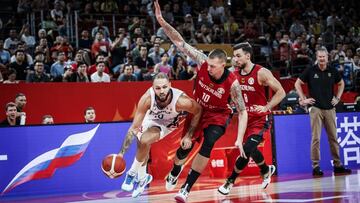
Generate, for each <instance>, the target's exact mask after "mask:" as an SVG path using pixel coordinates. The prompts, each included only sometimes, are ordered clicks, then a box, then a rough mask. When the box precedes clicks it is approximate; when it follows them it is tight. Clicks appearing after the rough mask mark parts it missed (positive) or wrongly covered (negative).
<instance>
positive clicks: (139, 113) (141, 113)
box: [119, 91, 151, 156]
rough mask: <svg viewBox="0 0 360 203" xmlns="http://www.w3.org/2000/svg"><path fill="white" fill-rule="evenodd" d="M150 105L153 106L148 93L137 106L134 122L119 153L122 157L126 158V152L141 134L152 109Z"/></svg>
mask: <svg viewBox="0 0 360 203" xmlns="http://www.w3.org/2000/svg"><path fill="white" fill-rule="evenodd" d="M150 105H151V98H150V93H149V91H147V92H146V93H145V94H144V95H143V96H142V97H141V98H140V101H139V103H138V105H137V109H136V113H135V116H134V120H133V122H132V124H131V126H130V128H129V130H128V132H127V133H126V137H125V139H124V141H123V144H122V146H121V149H120V152H119V155H120V156H124V154H125V152H126V151H127V150H128V149H129V147H130V145H131V142H132V140H133V138H134V136H136V134H137V133H138V132H139V128H140V126H141V123H142V122H143V120H144V117H145V114H146V111H147V110H148V109H150Z"/></svg>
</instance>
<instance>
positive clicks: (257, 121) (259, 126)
mask: <svg viewBox="0 0 360 203" xmlns="http://www.w3.org/2000/svg"><path fill="white" fill-rule="evenodd" d="M270 128H271V120H270V115H263V116H256V117H253V116H249V117H248V124H247V127H246V131H245V135H244V139H243V140H244V142H245V141H246V140H247V139H248V138H249V137H250V136H251V135H260V136H262V135H263V134H264V133H265V131H268V130H270Z"/></svg>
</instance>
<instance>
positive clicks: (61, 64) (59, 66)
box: [50, 52, 65, 81]
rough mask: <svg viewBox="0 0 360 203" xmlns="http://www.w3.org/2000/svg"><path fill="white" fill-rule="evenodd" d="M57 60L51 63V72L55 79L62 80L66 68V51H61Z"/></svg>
mask: <svg viewBox="0 0 360 203" xmlns="http://www.w3.org/2000/svg"><path fill="white" fill-rule="evenodd" d="M57 59H58V60H57V61H56V62H55V63H54V64H52V65H51V68H50V74H51V77H53V81H62V75H63V74H64V69H65V53H64V52H59V53H58V56H57Z"/></svg>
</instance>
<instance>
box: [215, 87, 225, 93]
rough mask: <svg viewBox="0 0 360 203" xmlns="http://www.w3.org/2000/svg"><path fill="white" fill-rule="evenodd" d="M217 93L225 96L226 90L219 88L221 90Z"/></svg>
mask: <svg viewBox="0 0 360 203" xmlns="http://www.w3.org/2000/svg"><path fill="white" fill-rule="evenodd" d="M217 92H219V93H220V94H224V93H225V90H224V88H222V87H219V88H218V89H217Z"/></svg>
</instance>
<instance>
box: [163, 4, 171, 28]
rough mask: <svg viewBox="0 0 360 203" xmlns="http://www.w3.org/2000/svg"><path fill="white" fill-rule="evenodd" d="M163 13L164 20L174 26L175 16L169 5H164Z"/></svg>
mask: <svg viewBox="0 0 360 203" xmlns="http://www.w3.org/2000/svg"><path fill="white" fill-rule="evenodd" d="M161 13H162V16H163V17H164V19H165V20H166V22H169V23H170V24H174V16H173V13H172V12H171V8H170V4H169V3H167V4H165V5H164V10H163V11H162V12H161Z"/></svg>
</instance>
